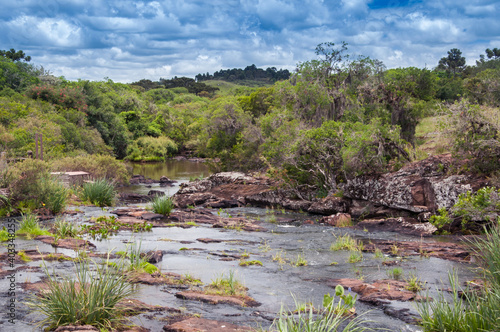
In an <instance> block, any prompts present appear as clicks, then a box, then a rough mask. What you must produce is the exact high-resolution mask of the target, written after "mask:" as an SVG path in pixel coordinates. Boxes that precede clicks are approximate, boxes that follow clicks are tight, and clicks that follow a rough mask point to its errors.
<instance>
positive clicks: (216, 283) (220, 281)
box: [205, 270, 247, 296]
mask: <svg viewBox="0 0 500 332" xmlns="http://www.w3.org/2000/svg"><path fill="white" fill-rule="evenodd" d="M246 291H247V288H246V287H245V286H243V284H241V282H240V281H238V280H237V279H236V276H235V272H234V271H233V270H229V272H228V274H227V276H225V275H224V273H222V274H221V275H219V276H217V277H216V278H215V279H212V283H211V284H210V285H208V286H207V287H205V292H206V293H207V294H217V295H236V296H246Z"/></svg>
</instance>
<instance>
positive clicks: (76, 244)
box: [35, 235, 95, 250]
mask: <svg viewBox="0 0 500 332" xmlns="http://www.w3.org/2000/svg"><path fill="white" fill-rule="evenodd" d="M35 240H38V241H42V242H43V243H47V244H50V245H51V246H53V247H57V248H65V249H73V250H79V249H89V248H95V245H94V244H93V243H92V242H89V241H87V240H83V239H72V238H67V239H58V240H57V242H56V241H55V239H54V237H53V236H48V235H40V236H37V237H36V238H35Z"/></svg>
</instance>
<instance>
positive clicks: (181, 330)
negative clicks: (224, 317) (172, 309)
mask: <svg viewBox="0 0 500 332" xmlns="http://www.w3.org/2000/svg"><path fill="white" fill-rule="evenodd" d="M163 331H165V332H200V331H205V332H250V331H254V329H253V328H250V327H245V326H238V325H234V324H230V323H226V322H221V321H216V320H208V319H204V318H197V317H191V318H188V319H185V320H181V321H180V322H175V323H173V324H170V325H165V326H164V327H163Z"/></svg>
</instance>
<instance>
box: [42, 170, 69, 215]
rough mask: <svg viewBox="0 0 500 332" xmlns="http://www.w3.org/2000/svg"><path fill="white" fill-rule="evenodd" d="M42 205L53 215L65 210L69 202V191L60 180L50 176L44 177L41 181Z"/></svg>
mask: <svg viewBox="0 0 500 332" xmlns="http://www.w3.org/2000/svg"><path fill="white" fill-rule="evenodd" d="M38 186H39V191H40V193H39V195H38V198H37V199H38V200H40V204H41V205H42V206H43V207H44V208H46V209H47V210H49V211H50V212H51V213H52V214H58V213H60V212H61V211H63V210H64V208H65V207H66V203H67V201H68V194H69V191H68V189H67V188H66V187H65V186H64V185H63V184H62V183H61V182H60V181H58V180H56V179H54V178H53V177H52V176H50V175H46V176H42V177H41V178H40V180H39V184H38Z"/></svg>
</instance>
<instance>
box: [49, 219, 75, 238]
mask: <svg viewBox="0 0 500 332" xmlns="http://www.w3.org/2000/svg"><path fill="white" fill-rule="evenodd" d="M53 228H54V231H55V233H56V235H57V236H59V237H60V238H62V239H64V238H67V237H71V238H76V237H78V235H79V234H80V232H81V230H80V227H78V226H77V225H76V224H75V223H73V222H71V221H66V220H64V219H59V218H57V219H56V221H55V222H54V226H53Z"/></svg>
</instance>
